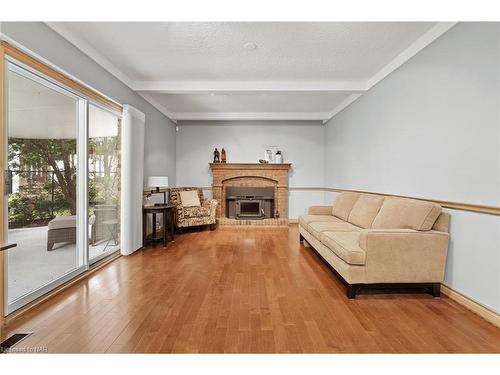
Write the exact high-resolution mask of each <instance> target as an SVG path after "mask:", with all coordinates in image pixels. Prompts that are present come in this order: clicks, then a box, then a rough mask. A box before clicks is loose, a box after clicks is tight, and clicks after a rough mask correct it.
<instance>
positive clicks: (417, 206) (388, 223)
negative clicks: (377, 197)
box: [372, 197, 441, 230]
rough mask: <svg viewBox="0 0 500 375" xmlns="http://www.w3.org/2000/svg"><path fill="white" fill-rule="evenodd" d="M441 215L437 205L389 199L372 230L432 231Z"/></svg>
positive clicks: (385, 202)
mask: <svg viewBox="0 0 500 375" xmlns="http://www.w3.org/2000/svg"><path fill="white" fill-rule="evenodd" d="M440 214H441V206H440V205H439V204H436V203H432V202H424V201H420V200H416V199H406V198H396V197H387V198H386V199H385V200H384V203H383V204H382V207H381V208H380V211H379V213H378V214H377V216H376V217H375V220H374V221H373V224H372V228H374V229H414V230H430V229H432V226H433V225H434V223H435V222H436V220H437V218H438V216H439V215H440Z"/></svg>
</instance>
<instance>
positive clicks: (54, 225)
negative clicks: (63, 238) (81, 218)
mask: <svg viewBox="0 0 500 375" xmlns="http://www.w3.org/2000/svg"><path fill="white" fill-rule="evenodd" d="M47 226H48V227H49V229H63V228H76V216H75V215H71V216H56V217H55V218H53V219H52V220H51V221H49V224H48V225H47Z"/></svg>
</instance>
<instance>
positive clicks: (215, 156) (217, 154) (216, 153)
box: [214, 147, 220, 163]
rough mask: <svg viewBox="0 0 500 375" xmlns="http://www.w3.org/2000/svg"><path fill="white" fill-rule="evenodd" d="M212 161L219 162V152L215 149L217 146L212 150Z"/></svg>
mask: <svg viewBox="0 0 500 375" xmlns="http://www.w3.org/2000/svg"><path fill="white" fill-rule="evenodd" d="M214 163H220V153H219V150H217V147H216V148H215V151H214Z"/></svg>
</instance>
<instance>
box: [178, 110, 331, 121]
mask: <svg viewBox="0 0 500 375" xmlns="http://www.w3.org/2000/svg"><path fill="white" fill-rule="evenodd" d="M328 115H329V113H325V112H175V113H172V116H173V117H174V118H175V119H176V120H178V121H184V120H207V121H212V120H221V121H223V120H225V121H227V120H289V121H292V120H317V121H323V120H325V119H327V118H328Z"/></svg>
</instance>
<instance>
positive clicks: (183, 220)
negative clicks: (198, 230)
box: [168, 187, 217, 229]
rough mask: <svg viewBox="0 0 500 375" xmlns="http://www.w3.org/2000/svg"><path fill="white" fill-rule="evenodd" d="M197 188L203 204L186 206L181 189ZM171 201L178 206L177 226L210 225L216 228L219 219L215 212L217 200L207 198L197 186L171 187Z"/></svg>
mask: <svg viewBox="0 0 500 375" xmlns="http://www.w3.org/2000/svg"><path fill="white" fill-rule="evenodd" d="M190 190H196V191H197V192H198V197H199V198H200V203H201V206H195V207H184V206H183V205H182V202H181V195H180V192H181V191H190ZM168 196H169V202H170V203H171V204H173V205H175V206H176V211H175V226H176V227H177V228H180V229H182V228H186V227H193V226H199V225H210V228H211V229H215V226H216V223H217V219H216V217H215V212H216V209H217V201H216V200H215V199H205V198H204V197H203V191H202V190H201V189H200V188H197V187H180V188H170V189H169V193H168Z"/></svg>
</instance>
